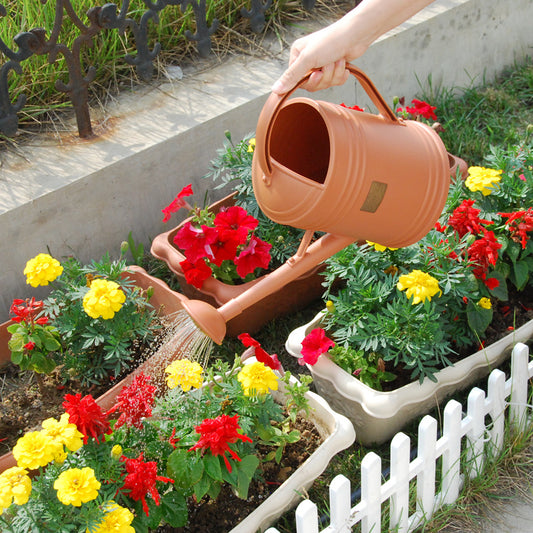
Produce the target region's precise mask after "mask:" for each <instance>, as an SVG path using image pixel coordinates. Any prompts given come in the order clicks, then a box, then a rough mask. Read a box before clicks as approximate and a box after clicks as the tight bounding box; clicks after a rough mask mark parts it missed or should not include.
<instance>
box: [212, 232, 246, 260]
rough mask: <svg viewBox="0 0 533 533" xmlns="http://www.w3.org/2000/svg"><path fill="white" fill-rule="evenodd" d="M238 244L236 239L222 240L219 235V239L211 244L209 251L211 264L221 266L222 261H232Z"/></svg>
mask: <svg viewBox="0 0 533 533" xmlns="http://www.w3.org/2000/svg"><path fill="white" fill-rule="evenodd" d="M239 244H240V243H239V241H238V240H237V239H231V238H229V239H227V240H224V239H223V238H222V237H221V236H220V234H219V239H218V240H217V241H215V242H214V243H213V244H211V251H212V252H213V259H212V262H213V263H214V264H215V265H217V266H220V265H222V261H226V260H230V261H233V260H234V259H235V256H236V255H237V248H238V247H239Z"/></svg>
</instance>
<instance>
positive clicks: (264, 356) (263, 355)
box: [237, 333, 281, 370]
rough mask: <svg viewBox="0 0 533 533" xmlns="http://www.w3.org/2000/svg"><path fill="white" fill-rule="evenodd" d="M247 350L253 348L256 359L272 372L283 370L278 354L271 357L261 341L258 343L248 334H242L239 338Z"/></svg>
mask: <svg viewBox="0 0 533 533" xmlns="http://www.w3.org/2000/svg"><path fill="white" fill-rule="evenodd" d="M237 338H238V339H239V340H240V341H241V342H242V343H243V344H244V346H246V348H249V347H250V346H253V348H254V352H255V358H256V359H257V360H258V361H259V362H260V363H263V364H264V365H266V366H269V367H270V368H271V369H272V370H281V363H280V362H279V359H278V356H277V354H272V355H269V354H268V353H267V352H266V351H265V350H264V349H263V348H261V344H260V343H259V341H256V340H255V339H253V338H252V337H250V335H248V333H241V334H240V335H239V336H238V337H237Z"/></svg>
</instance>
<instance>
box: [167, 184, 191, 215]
mask: <svg viewBox="0 0 533 533" xmlns="http://www.w3.org/2000/svg"><path fill="white" fill-rule="evenodd" d="M192 194H193V192H192V186H191V184H189V185H186V186H185V187H183V189H181V191H180V192H179V193H178V195H177V196H176V198H174V200H172V202H170V204H169V205H167V206H166V207H164V208H163V209H161V212H162V213H163V214H164V215H165V216H164V217H163V222H168V221H169V220H170V216H171V215H172V213H175V212H176V211H179V210H180V209H181V208H182V207H187V208H188V209H190V208H191V206H190V205H189V204H188V203H187V201H186V200H184V199H183V198H184V197H185V196H191V195H192Z"/></svg>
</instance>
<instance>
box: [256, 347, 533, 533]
mask: <svg viewBox="0 0 533 533" xmlns="http://www.w3.org/2000/svg"><path fill="white" fill-rule="evenodd" d="M532 376H533V361H532V362H531V363H530V362H529V349H528V347H527V346H526V345H525V344H522V343H518V344H517V345H516V346H515V347H514V349H513V352H512V355H511V376H510V378H509V379H507V380H505V374H504V373H503V372H502V371H501V370H498V369H496V370H493V371H492V372H491V374H490V376H489V378H488V387H487V391H488V392H487V393H485V391H483V390H481V389H479V388H477V387H476V388H473V389H472V390H471V391H470V394H469V395H468V399H467V408H466V413H465V414H463V407H462V405H461V404H460V403H459V402H457V401H455V400H450V401H449V402H448V403H447V405H446V407H445V408H444V412H443V430H442V436H441V437H440V438H438V435H437V420H436V419H435V418H433V417H431V416H429V415H428V416H425V417H424V418H423V419H422V420H421V422H420V424H419V426H418V451H417V456H416V458H414V459H411V457H410V455H411V443H410V439H409V437H408V436H407V435H405V434H404V433H397V434H396V435H395V437H394V438H393V439H392V441H391V446H390V476H389V478H388V479H387V480H386V481H385V482H383V481H382V469H381V458H380V457H379V455H377V454H376V453H374V452H370V453H368V454H367V455H366V456H365V457H364V458H363V460H362V462H361V480H360V487H361V499H360V501H359V503H357V504H356V505H355V507H351V505H352V504H351V488H350V481H349V480H348V479H347V478H346V477H345V476H343V475H338V476H336V477H335V478H334V479H333V481H332V482H331V484H330V487H329V500H330V510H329V512H330V525H329V526H327V527H326V528H325V529H322V530H321V532H320V533H350V532H351V531H352V526H354V525H356V524H360V526H359V528H358V531H359V530H360V531H361V533H370V532H372V533H379V532H381V519H382V506H383V504H385V503H387V502H388V503H389V520H390V522H389V525H388V530H392V531H395V532H396V531H397V532H398V533H406V532H409V531H413V530H414V529H416V528H417V527H419V526H420V525H421V524H422V523H424V522H425V521H427V520H429V519H430V518H431V516H432V515H433V513H434V512H435V511H436V510H438V509H439V508H440V507H442V506H443V505H447V504H452V503H454V502H455V501H456V499H457V498H458V496H459V492H460V490H461V488H462V486H463V480H464V476H470V477H471V478H473V477H476V476H478V475H479V474H480V473H481V472H482V471H483V465H484V462H485V461H486V459H487V456H488V455H489V454H490V455H491V456H494V455H495V454H497V453H498V451H500V450H501V448H502V445H503V441H504V431H505V426H506V415H508V417H507V418H508V425H509V427H510V428H511V429H512V430H516V431H520V430H523V429H524V428H525V427H526V425H527V424H528V423H529V416H528V415H529V408H530V407H531V406H529V405H528V389H529V387H528V383H529V379H530V378H531V377H532ZM507 399H509V400H507ZM487 416H488V417H489V418H490V420H489V421H488V422H487V423H486V419H487ZM465 454H466V460H464V457H463V460H461V456H462V455H463V456H464V455H465ZM439 458H441V459H440V461H439ZM437 480H438V481H437ZM413 483H416V504H414V503H412V507H413V508H414V512H413V513H412V514H409V498H410V485H411V486H412V484H413ZM437 488H439V490H438V491H437ZM411 493H412V491H411ZM319 523H320V522H319V518H318V511H317V506H316V504H314V503H313V502H312V501H310V500H304V501H303V502H301V503H300V504H299V505H298V507H297V509H296V533H319V527H320V526H319ZM265 533H279V531H278V530H277V529H275V528H269V529H268V530H267V531H266V532H265Z"/></svg>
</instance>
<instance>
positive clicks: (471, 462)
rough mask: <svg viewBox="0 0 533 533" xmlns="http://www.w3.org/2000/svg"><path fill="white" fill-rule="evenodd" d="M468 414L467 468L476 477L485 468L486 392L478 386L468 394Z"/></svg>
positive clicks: (470, 474) (472, 476) (471, 475)
mask: <svg viewBox="0 0 533 533" xmlns="http://www.w3.org/2000/svg"><path fill="white" fill-rule="evenodd" d="M467 405H468V407H467V415H468V417H469V418H470V420H471V422H472V423H471V428H470V429H469V430H468V431H467V433H466V439H467V448H466V457H467V468H468V469H469V476H470V477H471V478H474V477H476V476H478V475H479V474H481V471H482V470H483V462H484V461H483V450H484V440H483V437H484V433H485V392H484V391H482V390H481V389H478V388H477V387H475V388H473V389H472V390H471V391H470V394H469V395H468V400H467Z"/></svg>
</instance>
